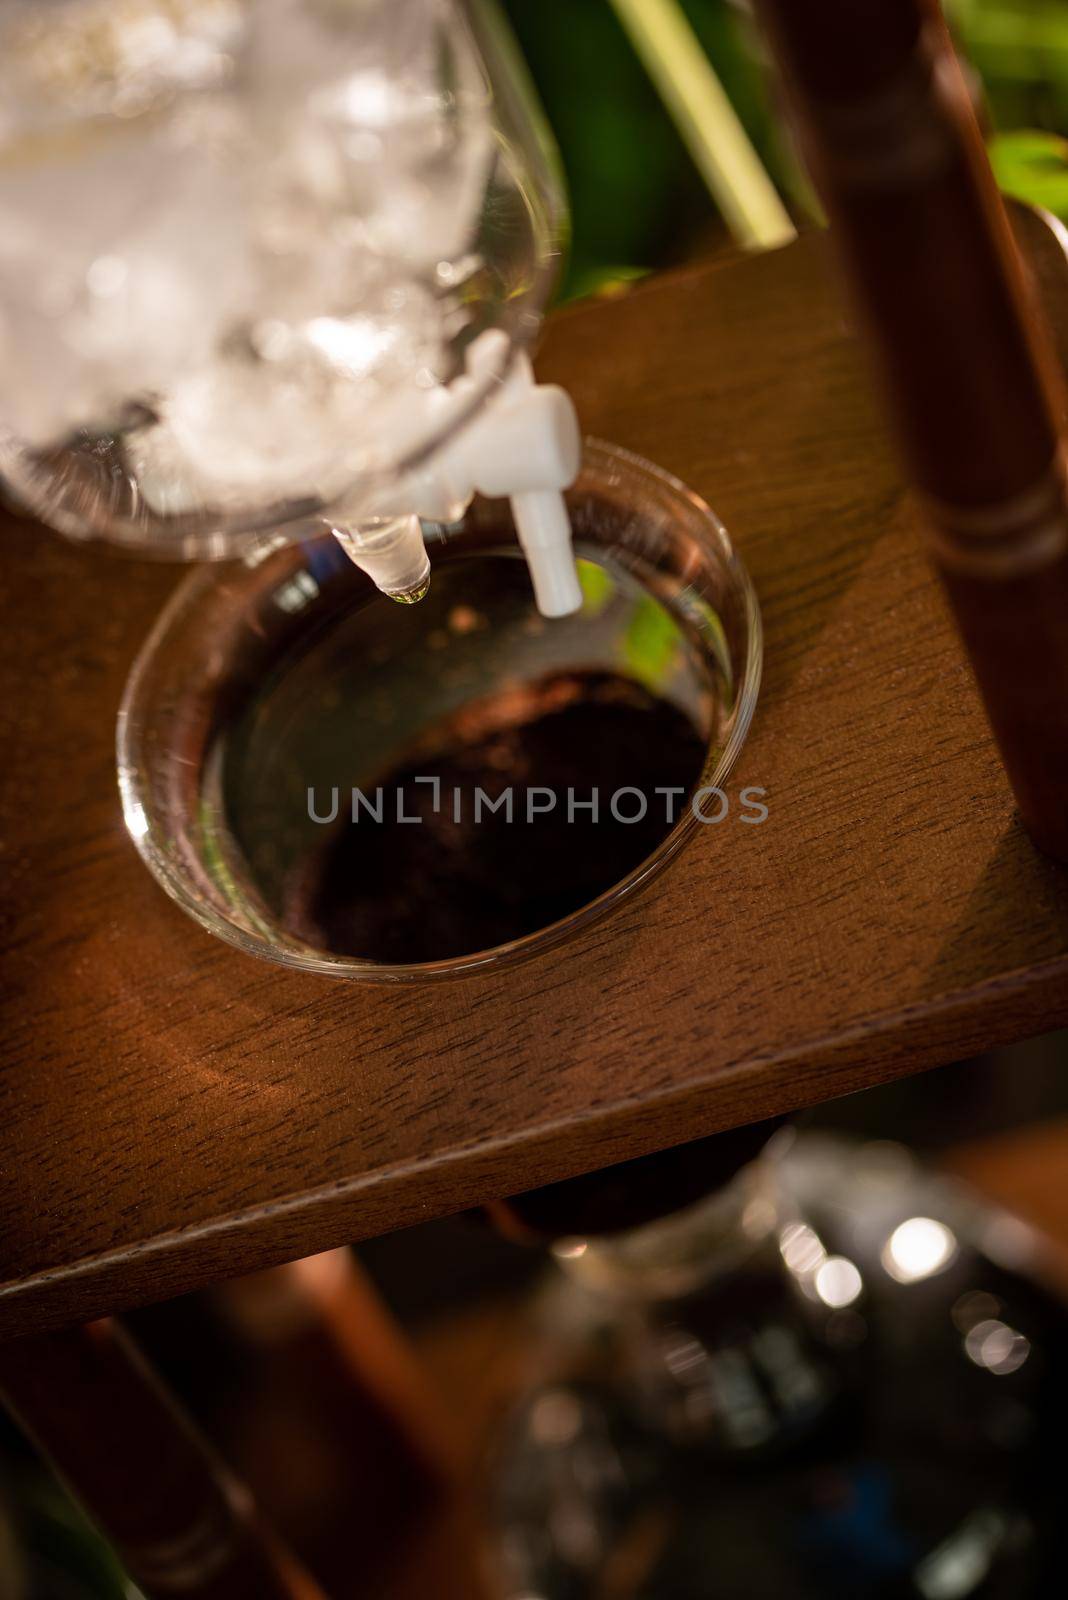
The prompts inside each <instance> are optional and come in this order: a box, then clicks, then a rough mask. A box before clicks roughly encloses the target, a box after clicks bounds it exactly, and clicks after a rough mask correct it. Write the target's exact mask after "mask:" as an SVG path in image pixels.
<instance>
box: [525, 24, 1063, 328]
mask: <svg viewBox="0 0 1068 1600" xmlns="http://www.w3.org/2000/svg"><path fill="white" fill-rule="evenodd" d="M504 3H505V6H506V9H507V11H508V13H509V15H510V17H511V20H512V25H513V27H514V28H515V31H516V34H517V36H518V38H519V42H520V44H521V46H522V48H523V50H524V52H525V54H526V57H527V60H528V62H529V64H530V68H531V71H532V74H533V77H534V80H535V83H536V84H537V87H538V91H539V93H540V95H541V98H542V101H543V103H544V106H545V109H546V112H547V113H548V117H549V121H550V122H551V124H552V126H553V129H554V130H555V133H556V137H557V140H558V142H559V144H560V148H561V152H562V155H563V160H564V167H565V170H566V173H567V178H568V187H569V190H570V195H571V206H572V213H573V237H572V247H571V257H570V262H569V265H568V269H567V272H566V275H565V278H564V281H563V283H562V285H561V296H562V297H563V298H569V297H573V296H576V295H581V294H590V293H596V292H597V291H599V290H602V289H604V288H606V287H612V286H614V285H616V284H620V283H623V282H626V281H627V280H628V279H630V278H633V277H634V276H635V274H637V273H640V272H642V271H648V270H651V269H653V268H658V267H664V266H670V265H671V264H672V263H674V262H677V261H679V260H682V259H685V258H686V257H687V256H689V255H692V254H694V253H695V252H697V251H699V250H701V249H702V248H711V247H714V246H715V244H716V243H718V242H726V231H725V229H724V227H723V224H722V223H721V222H720V220H719V219H718V217H717V215H716V211H715V208H714V206H713V204H712V201H711V199H710V197H709V195H708V193H707V191H706V190H705V188H704V186H703V184H702V182H701V179H700V178H699V176H698V174H697V171H696V169H695V167H694V165H693V163H692V161H691V160H690V157H689V155H688V153H687V151H686V148H685V146H684V145H683V143H682V140H681V139H680V137H679V135H678V133H677V132H676V130H675V128H674V126H673V124H672V122H671V119H670V117H669V116H668V114H667V112H666V111H665V109H664V107H663V105H662V104H661V102H660V99H659V97H658V96H657V93H656V91H655V90H654V88H653V87H652V84H651V83H650V82H649V79H648V78H647V76H646V74H645V72H644V70H643V68H642V66H641V64H640V63H639V61H638V59H637V57H636V55H635V54H634V51H633V49H632V47H631V45H630V43H629V41H628V39H627V37H626V35H625V34H624V32H623V30H622V28H621V26H620V24H619V22H618V21H617V19H616V17H615V14H614V13H613V11H612V8H611V6H610V5H609V3H608V0H504ZM945 4H946V11H947V14H948V16H949V19H950V22H951V25H952V26H953V28H954V31H955V33H956V35H957V37H958V39H959V40H960V42H961V44H962V46H963V48H964V50H965V52H966V54H967V56H968V58H969V59H970V60H971V62H972V64H973V66H974V67H975V68H976V69H977V70H978V72H979V74H980V77H981V79H982V84H983V90H984V96H985V102H986V113H987V116H988V119H989V123H990V128H991V154H992V157H993V160H994V165H995V170H996V172H997V174H998V179H999V181H1000V182H1001V184H1002V186H1003V187H1004V188H1005V189H1006V191H1007V192H1009V193H1012V194H1015V195H1017V196H1018V197H1019V198H1021V199H1024V200H1030V201H1031V202H1032V203H1033V204H1036V205H1041V206H1045V207H1046V208H1047V209H1048V210H1051V211H1054V212H1056V213H1057V215H1059V216H1061V217H1062V218H1065V219H1066V220H1068V145H1066V144H1065V143H1064V142H1063V139H1062V138H1058V137H1056V136H1057V135H1062V136H1068V0H945ZM682 6H683V10H684V11H685V13H686V15H687V17H688V18H689V20H690V22H691V24H692V25H693V28H694V31H695V32H696V34H697V36H698V38H699V39H700V41H701V43H702V45H703V46H704V48H705V49H706V50H707V52H708V54H709V57H710V59H711V61H712V63H713V65H714V67H715V69H716V72H717V73H718V74H719V77H720V79H721V81H722V83H723V86H724V88H725V89H726V91H727V94H728V95H729V97H730V99H731V102H732V104H733V106H734V108H735V110H736V111H737V113H738V115H739V116H740V118H741V120H742V122H743V123H744V125H745V127H746V130H747V132H748V134H749V137H750V138H751V140H752V141H753V144H754V145H755V146H756V149H757V151H758V152H759V154H760V156H761V159H762V160H763V162H764V164H765V166H766V167H767V168H768V170H769V172H770V173H771V175H772V177H773V178H774V179H775V182H776V183H777V185H778V187H779V189H780V190H781V191H782V193H783V195H784V196H785V198H786V199H787V202H788V203H789V205H790V207H791V209H792V210H793V212H794V214H795V216H797V217H798V218H799V219H800V220H805V219H806V218H811V217H813V216H814V215H816V211H815V207H814V206H813V204H812V200H811V196H810V192H809V191H808V188H807V185H806V183H805V180H804V178H803V176H802V174H801V173H800V171H799V168H798V165H797V162H796V159H795V157H794V154H793V151H792V147H791V144H790V140H789V137H788V135H787V132H786V129H785V125H784V122H783V119H782V116H781V112H780V108H779V104H778V97H777V91H776V89H775V85H774V81H773V79H772V77H771V75H770V74H769V73H768V71H767V67H766V61H765V59H764V51H763V47H762V45H761V42H760V39H759V36H758V34H757V32H756V29H755V26H754V24H753V20H752V17H751V15H750V14H749V10H748V7H747V6H746V4H745V3H744V0H682Z"/></svg>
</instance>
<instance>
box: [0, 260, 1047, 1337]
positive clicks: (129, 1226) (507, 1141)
mask: <svg viewBox="0 0 1068 1600" xmlns="http://www.w3.org/2000/svg"><path fill="white" fill-rule="evenodd" d="M1056 315H1057V317H1058V319H1059V324H1060V325H1059V329H1058V331H1059V332H1061V333H1065V332H1068V299H1066V300H1064V301H1062V302H1061V303H1060V304H1059V306H1058V307H1057V308H1056ZM540 370H541V372H542V374H543V376H544V377H546V378H552V379H555V380H557V381H560V382H563V383H565V384H567V386H568V387H569V388H570V390H571V392H572V393H573V394H574V396H575V399H576V401H577V403H578V406H579V410H580V413H581V415H582V418H583V422H584V424H585V426H586V427H587V429H588V430H589V431H590V432H591V433H595V434H598V435H600V436H602V437H605V438H609V439H612V440H614V441H616V442H618V443H620V444H622V445H626V446H629V447H630V448H631V449H634V450H637V451H639V452H641V453H642V454H644V455H647V456H649V457H650V458H651V459H653V460H654V461H657V462H659V463H660V464H661V465H662V466H664V467H666V468H668V469H669V470H670V471H672V472H675V473H677V474H678V475H679V476H680V477H682V478H683V479H684V480H685V481H686V482H687V483H689V484H690V485H691V486H692V487H693V488H694V489H696V490H697V491H698V492H700V493H701V494H703V495H704V496H705V497H706V498H707V499H708V500H709V501H710V502H711V503H712V504H713V505H714V506H715V507H716V509H717V510H718V511H719V513H720V514H721V516H722V517H723V518H724V520H725V521H726V523H727V525H728V527H729V528H730V529H731V531H732V533H733V535H734V538H735V540H736V543H737V545H738V547H739V549H740V550H741V552H742V554H743V556H744V559H745V560H746V562H747V563H748V565H749V568H750V571H751V572H752V574H753V577H754V579H755V582H756V585H757V588H758V591H759V594H760V598H761V603H762V606H763V612H764V620H765V626H766V635H767V638H766V647H767V654H766V665H765V680H764V689H763V692H762V696H761V703H760V706H759V709H758V713H757V718H756V722H755V725H754V728H753V731H752V734H751V736H750V740H749V742H748V744H747V746H746V749H745V751H744V753H743V756H742V760H741V762H740V765H739V767H738V769H737V772H736V774H735V779H734V780H733V781H734V782H736V783H737V785H738V787H741V786H742V785H744V784H760V785H763V786H764V787H766V788H767V790H768V805H769V808H770V817H769V820H768V821H767V822H766V823H765V824H764V825H763V826H761V827H741V826H738V825H737V824H731V823H727V824H724V825H722V826H720V827H718V828H708V829H707V830H703V831H702V832H701V833H700V835H699V837H698V838H697V839H696V840H695V842H694V843H693V845H692V847H690V848H689V849H688V850H687V851H686V852H685V854H684V855H683V857H682V858H681V859H680V860H678V861H677V862H676V863H675V864H674V865H673V866H672V868H671V869H670V870H669V871H668V872H667V873H666V874H665V875H664V876H663V877H662V878H661V879H660V880H659V882H658V883H657V884H656V885H655V887H654V888H652V889H651V890H650V891H648V892H647V893H646V894H645V895H644V896H643V897H640V898H639V899H637V900H635V901H634V902H632V903H630V904H627V905H626V906H625V907H624V908H623V909H622V910H621V911H620V912H619V913H618V914H617V915H616V916H614V917H613V918H611V919H609V920H607V921H604V922H602V923H600V924H599V925H597V926H595V927H593V928H592V929H590V930H589V931H588V932H587V933H585V934H584V935H582V936H580V937H579V938H578V939H577V940H576V941H575V942H574V943H573V944H572V945H570V946H569V947H567V948H558V949H556V950H553V951H551V952H549V953H547V954H545V955H543V956H542V957H540V958H538V959H537V960H534V961H532V962H530V963H529V964H527V965H525V966H521V967H517V968H514V969H512V970H511V971H507V972H505V973H503V974H501V975H499V976H484V977H473V978H469V979H466V980H464V981H462V982H458V983H455V984H452V985H437V986H434V987H433V988H428V989H420V988H399V989H387V988H371V987H363V986H353V985H346V984H341V983H336V982H332V981H330V980H327V979H317V978H313V977H307V976H300V975H292V974H289V973H286V972H283V971H282V970H281V969H278V968H275V967H271V966H269V965H266V964H261V963H258V962H256V961H254V960H252V959H250V958H246V957H244V956H241V955H239V954H238V953H236V952H235V951H234V950H232V949H230V948H228V947H226V946H224V945H222V944H220V943H218V942H216V941H214V940H213V939H211V938H210V937H209V936H208V935H207V934H205V933H203V932H202V931H201V930H200V929H199V928H198V927H196V926H195V925H194V924H193V923H192V922H191V921H189V920H188V919H187V918H186V917H185V916H184V915H183V914H182V913H181V912H180V911H179V910H178V909H177V908H176V907H175V906H174V905H172V904H171V903H170V902H169V901H168V900H167V899H166V898H165V897H164V895H163V894H162V892H161V891H160V890H159V889H158V888H157V887H156V885H155V884H154V883H153V882H152V880H151V879H150V877H149V876H148V874H147V873H146V871H145V870H144V868H143V867H142V865H141V864H140V862H139V860H138V859H137V857H136V855H135V853H134V851H133V848H132V846H131V845H130V844H129V842H128V840H127V839H126V837H125V834H124V831H123V826H122V822H121V818H120V814H119V807H118V801H117V797H116V791H115V779H114V763H113V753H112V740H113V725H114V717H115V710H116V707H117V704H118V700H119V696H120V693H121V689H122V684H123V680H124V678H125V675H126V672H127V670H128V668H129V665H130V662H131V660H132V659H133V656H134V654H135V652H136V650H137V648H138V646H139V645H140V643H141V641H142V639H143V637H144V635H145V633H146V632H147V630H148V628H149V626H150V624H151V622H152V620H153V618H154V616H155V614H156V612H157V611H158V609H159V607H160V605H161V603H162V602H163V599H164V597H165V595H166V593H167V592H168V591H169V589H170V588H171V587H172V585H173V583H174V581H175V578H176V576H177V574H176V572H175V570H174V569H173V568H163V567H159V566H155V565H149V564H144V563H139V562H133V561H129V560H127V559H125V558H122V557H120V556H116V555H112V554H108V553H107V552H105V551H104V550H103V549H100V548H98V549H95V550H92V551H90V550H87V549H85V548H83V547H77V546H74V545H70V544H67V543H65V542H63V541H61V540H59V539H58V538H55V537H53V536H49V535H46V534H44V533H42V532H41V530H39V529H38V528H36V527H35V526H33V525H32V524H30V523H26V522H19V521H17V520H15V519H9V522H8V524H7V525H6V526H5V527H4V529H3V533H2V541H3V551H4V583H5V587H6V591H7V594H6V606H5V611H4V617H5V624H4V628H3V630H2V631H0V723H2V729H3V750H4V762H3V769H4V770H3V772H2V775H0V786H2V792H3V799H2V803H0V839H2V844H3V849H2V853H0V870H2V872H3V875H4V880H5V882H4V888H3V898H2V908H3V918H4V924H5V927H4V947H5V951H6V955H5V976H4V996H5V1004H4V1014H3V1026H2V1036H0V1336H10V1335H16V1334H19V1333H25V1332H28V1331H32V1330H35V1329H40V1328H46V1327H52V1326H57V1325H60V1324H63V1323H64V1322H69V1321H73V1320H81V1319H85V1318H88V1317H91V1316H94V1315H98V1314H100V1313H101V1312H104V1311H106V1310H112V1309H119V1308H122V1307H124V1306H127V1305H131V1304H134V1303H138V1302H143V1301H146V1300H150V1299H159V1298H163V1297H166V1296H170V1295H173V1294H176V1293H179V1292H181V1291H184V1290H187V1289H190V1288H192V1287H196V1286H198V1285H201V1284H203V1283H206V1282H209V1281H211V1280H213V1279H219V1278H224V1277H231V1276H235V1275H237V1274H238V1273H242V1272H247V1271H249V1270H251V1269H253V1268H257V1267H262V1266H265V1265H269V1264H271V1263H274V1262H279V1261H283V1260H287V1259H291V1258H294V1257H296V1256H299V1255H304V1254H307V1253H310V1252H312V1251H316V1250H321V1249H324V1248H326V1247H328V1246H331V1245H334V1244H338V1243H341V1242H343V1241H345V1240H351V1239H356V1238H359V1237H366V1236H369V1235H372V1234H376V1233H380V1232H384V1231H386V1230H389V1229H392V1228H397V1227H401V1226H404V1225H406V1224H408V1223H413V1222H416V1221H419V1220H421V1219H424V1218H427V1217H430V1216H433V1215H441V1214H445V1213H448V1212H452V1211H456V1210H459V1209H461V1208H463V1207H465V1206H470V1205H473V1204H476V1203H478V1202H481V1201H484V1200H487V1199H490V1198H493V1197H497V1196H500V1195H503V1194H507V1193H514V1192H516V1191H518V1190H521V1189H524V1188H529V1187H532V1186H534V1185H537V1184H540V1183H545V1182H548V1181H551V1180H555V1179H559V1178H564V1177H568V1176H572V1175H574V1174H576V1173H578V1172H581V1171H587V1170H591V1169H593V1168H595V1167H598V1166H603V1165H606V1164H608V1163H610V1162H613V1161H617V1160H620V1159H622V1158H626V1157H630V1156H636V1155H640V1154H644V1153H646V1152H649V1151H652V1150H654V1149H657V1148H662V1147H665V1146H667V1145H670V1144H673V1143H677V1142H680V1141H683V1140H687V1139H690V1138H694V1137H697V1136H698V1135H701V1134H706V1133H710V1132H714V1131H716V1130H718V1129H722V1128H726V1127H730V1126H734V1125H737V1124H740V1123H744V1122H748V1121H752V1120H755V1119H758V1118H761V1117H765V1116H768V1115H770V1114H772V1113H775V1112H781V1111H787V1110H791V1109H793V1108H796V1107H798V1106H802V1105H806V1104H811V1103H814V1102H816V1101H819V1100H822V1099H825V1098H828V1097H831V1096H834V1095H839V1094H842V1093H845V1092H846V1091H849V1090H854V1089H860V1088H863V1087H865V1086H867V1085H870V1084H873V1083H876V1082H878V1081H880V1080H883V1079H886V1078H889V1077H892V1076H894V1075H896V1074H902V1073H906V1072H910V1071H913V1070H915V1069H918V1068H921V1067H924V1066H928V1065H931V1064H934V1063H937V1062H940V1061H944V1060H948V1059H951V1058H954V1057H960V1056H963V1055H966V1054H968V1053H970V1052H971V1051H973V1050H975V1049H977V1048H979V1047H980V1046H984V1045H989V1044H992V1043H995V1042H999V1041H1004V1040H1008V1039H1010V1038H1014V1037H1020V1036H1023V1035H1025V1034H1028V1033H1035V1032H1038V1031H1040V1030H1041V1029H1044V1028H1046V1027H1052V1026H1054V1025H1057V1024H1063V1023H1065V1022H1068V873H1065V872H1064V871H1063V870H1060V869H1058V868H1056V867H1054V866H1053V865H1051V864H1050V863H1049V862H1048V861H1046V860H1044V859H1043V858H1042V857H1040V856H1039V855H1038V854H1037V853H1036V851H1035V850H1034V849H1033V848H1032V846H1031V844H1030V843H1029V841H1028V839H1027V838H1026V836H1025V835H1024V833H1023V832H1022V830H1021V828H1020V826H1019V824H1018V823H1017V821H1016V820H1015V818H1014V815H1013V807H1012V801H1011V798H1010V795H1009V793H1008V790H1007V787H1006V784H1005V781H1004V778H1003V776H1002V773H1001V770H1000V767H999V765H998V761H997V756H996V753H995V751H994V748H993V746H992V743H991V740H990V737H989V735H988V732H987V729H986V726H985V723H984V720H983V717H982V714H981V711H980V709H979V706H978V703H977V699H976V694H975V691H974V689H973V686H972V682H971V679H970V676H969V673H968V670H967V667H966V665H965V662H964V659H963V656H962V652H961V649H960V647H959V645H958V643H957V641H956V638H955V637H954V635H953V634H952V632H951V629H950V626H949V623H948V620H947V614H946V611H945V607H944V604H943V601H942V598H941V595H940V593H939V591H938V589H937V587H936V584H935V582H934V581H933V579H932V577H931V576H930V574H929V571H928V568H927V566H926V565H925V562H924V557H923V553H922V548H921V543H920V536H919V533H918V530H917V526H916V515H915V511H914V509H913V508H912V506H911V505H910V503H909V500H908V498H907V497H906V495H905V494H904V492H903V490H902V488H901V484H900V481H899V478H898V475H897V472H896V469H895V466H894V463H893V460H892V457H891V455H890V452H889V449H888V447H887V445H886V442H885V439H884V433H883V428H882V425H881V421H880V419H879V415H878V411H877V407H876V404H875V402H874V399H873V397H872V395H871V393H870V385H869V382H868V377H867V369H866V364H865V361H864V357H863V354H862V352H861V351H860V350H858V347H857V345H856V342H855V340H854V338H853V337H852V335H851V334H850V333H849V331H848V328H847V323H846V318H845V316H844V313H843V309H842V305H841V301H840V297H839V294H838V291H837V287H836V278H835V274H834V272H833V270H832V267H831V264H830V261H829V254H828V249H827V245H826V242H825V241H824V240H822V239H820V238H811V239H806V240H803V241H802V242H800V243H799V244H797V245H795V246H791V247H790V248H789V249H787V250H784V251H781V252H777V253H775V254H772V255H768V256H763V257H759V258H745V259H742V258H737V257H727V258H724V259H723V260H721V261H719V262H717V263H713V264H711V265H709V266H707V267H703V268H701V269H699V270H694V271H690V272H687V273H683V274H679V275H675V276H672V277H668V278H665V279H662V280H659V281H654V282H651V283H650V284H648V285H647V286H644V287H641V288H639V289H638V290H636V291H635V292H633V293H632V294H630V295H629V296H627V297H625V298H623V299H620V300H617V301H608V302H602V303H599V304H595V305H587V306H582V307H577V308H574V309H571V310H569V311H567V312H565V313H563V314H562V315H560V316H558V317H557V318H556V319H555V320H554V321H553V322H552V324H551V326H550V329H549V332H548V336H547V339H546V343H545V348H544V350H543V354H542V358H541V361H540Z"/></svg>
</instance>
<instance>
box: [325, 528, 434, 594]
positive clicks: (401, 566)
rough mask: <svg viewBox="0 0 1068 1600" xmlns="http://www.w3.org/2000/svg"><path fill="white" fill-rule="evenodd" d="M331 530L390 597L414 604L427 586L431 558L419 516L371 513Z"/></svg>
mask: <svg viewBox="0 0 1068 1600" xmlns="http://www.w3.org/2000/svg"><path fill="white" fill-rule="evenodd" d="M333 533H334V537H335V538H336V539H337V541H338V543H339V544H340V545H341V548H342V549H343V550H344V552H345V554H346V555H347V556H348V557H349V559H350V560H352V561H354V562H355V564H356V566H358V567H359V568H360V571H361V572H366V574H367V576H368V577H369V578H370V580H371V582H372V583H373V584H375V585H376V587H377V588H379V589H381V591H382V593H383V594H386V595H388V596H389V598H390V599H391V600H397V601H399V602H400V603H401V604H402V605H414V603H415V602H416V601H417V600H421V599H422V598H423V596H424V595H425V594H426V592H427V590H428V589H429V588H430V562H429V560H428V559H427V553H426V545H425V544H424V543H423V530H422V528H421V527H420V525H419V518H418V517H416V516H412V515H409V516H404V517H373V518H369V519H364V520H362V521H361V522H359V523H358V524H357V525H356V527H355V528H353V529H351V530H350V529H346V528H334V529H333Z"/></svg>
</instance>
